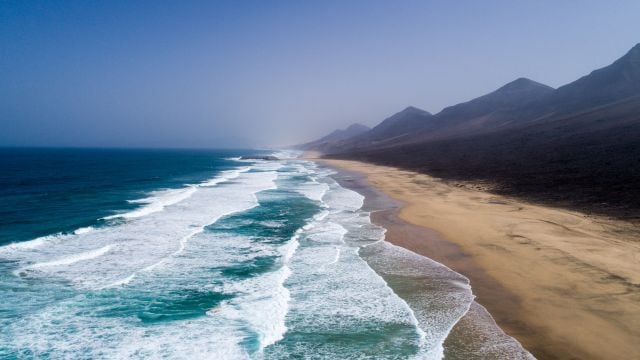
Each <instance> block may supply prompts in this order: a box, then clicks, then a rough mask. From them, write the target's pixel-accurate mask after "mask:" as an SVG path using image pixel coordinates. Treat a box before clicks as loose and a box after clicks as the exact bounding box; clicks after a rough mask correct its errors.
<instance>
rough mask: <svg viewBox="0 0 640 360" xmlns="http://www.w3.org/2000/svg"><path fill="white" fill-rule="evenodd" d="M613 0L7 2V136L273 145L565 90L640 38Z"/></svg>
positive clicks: (1, 110) (85, 143)
mask: <svg viewBox="0 0 640 360" xmlns="http://www.w3.org/2000/svg"><path fill="white" fill-rule="evenodd" d="M615 4H616V6H613V5H612V4H611V3H602V2H596V1H589V2H585V3H583V4H581V5H580V6H575V5H573V4H572V3H571V2H562V3H557V2H546V1H545V2H540V3H528V4H525V3H513V2H508V1H491V2H483V3H475V2H471V1H465V2H457V3H455V4H454V3H441V2H418V1H409V2H402V3H393V2H375V3H372V2H363V1H355V2H350V3H348V4H347V3H342V2H333V1H331V2H322V3H320V2H319V3H314V4H310V3H305V4H302V3H297V2H286V1H282V2H277V3H269V4H267V3H265V2H252V1H247V2H242V3H236V2H218V3H215V4H196V3H194V2H189V3H188V4H186V3H169V2H163V3H156V2H140V3H136V4H133V3H128V2H110V3H99V4H95V3H93V4H87V3H81V2H80V3H78V2H71V1H69V2H66V1H62V2H57V3H55V4H51V3H47V2H30V3H26V2H3V3H1V4H0V19H1V21H0V34H1V35H0V44H1V47H2V53H3V54H2V56H0V74H1V75H2V79H3V82H2V83H1V84H0V146H56V147H158V148H172V147H179V148H202V147H210V148H215V147H226V146H236V147H247V146H279V145H285V144H294V143H300V142H304V141H307V140H310V139H313V138H316V137H318V136H321V135H324V134H326V133H328V132H330V131H332V130H333V129H335V128H344V127H346V126H348V125H349V124H351V123H355V122H358V123H362V124H365V125H368V126H374V125H376V124H377V123H379V122H380V121H381V120H383V119H384V118H385V117H387V116H389V115H391V114H393V113H395V112H397V111H400V110H402V109H403V108H404V107H406V106H410V105H411V106H416V107H419V108H422V109H425V110H427V111H430V112H432V113H437V112H438V111H440V110H441V109H442V108H444V107H446V106H450V105H453V104H456V103H459V102H463V101H466V100H469V99H471V98H474V97H477V96H479V95H482V94H485V93H487V92H490V91H492V90H495V89H496V88H498V87H500V86H502V85H504V84H505V83H507V82H510V81H512V80H514V79H516V78H519V77H527V78H530V79H532V80H535V81H538V82H541V83H544V84H547V85H549V86H552V87H554V88H557V87H559V86H561V85H564V84H566V83H569V82H571V81H573V80H576V79H577V78H579V77H581V76H584V75H586V74H588V73H589V72H591V71H592V70H594V69H597V68H600V67H603V66H606V65H608V64H610V63H611V62H613V61H614V60H615V59H617V58H618V57H620V56H622V55H624V54H625V53H626V52H627V51H628V50H629V49H630V48H631V47H633V46H634V45H635V44H636V43H638V41H639V40H640V39H638V38H637V34H639V33H640V23H639V22H638V21H637V19H636V18H637V14H638V13H640V3H638V2H634V1H621V2H616V3H615Z"/></svg>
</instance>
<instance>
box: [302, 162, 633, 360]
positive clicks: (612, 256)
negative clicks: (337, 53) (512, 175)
mask: <svg viewBox="0 0 640 360" xmlns="http://www.w3.org/2000/svg"><path fill="white" fill-rule="evenodd" d="M306 157H307V158H310V157H311V158H313V155H312V154H307V156H306ZM320 161H321V162H324V163H325V164H328V165H330V166H333V167H338V168H341V169H346V170H348V171H353V172H356V173H359V174H362V176H363V177H364V178H365V179H366V182H367V183H368V184H369V185H371V186H372V188H373V189H372V190H370V191H379V192H381V193H383V194H384V195H386V196H388V197H390V198H392V199H394V200H396V201H397V202H398V206H397V207H392V208H389V209H387V210H384V211H378V212H376V213H374V216H373V218H374V221H375V222H377V223H378V224H380V225H382V226H384V227H385V228H387V230H388V232H387V240H388V241H390V242H392V243H394V244H396V245H400V246H403V247H405V248H408V249H410V250H412V251H414V252H416V253H419V254H422V255H425V256H427V257H430V258H432V259H434V260H436V261H438V262H441V263H443V264H445V265H447V266H448V267H450V268H452V269H453V270H455V271H457V272H459V273H461V274H463V275H465V276H467V277H468V278H469V279H470V280H471V285H472V287H473V291H474V293H475V294H476V296H477V301H478V303H480V304H481V305H483V306H484V307H486V308H487V309H488V310H489V312H490V313H491V315H492V316H493V318H494V319H495V320H496V322H497V323H498V325H500V327H501V328H502V329H503V330H504V331H505V332H506V333H508V334H509V335H511V336H513V337H515V338H516V339H517V340H518V341H520V342H521V343H522V344H523V346H524V347H525V348H526V349H527V350H529V351H531V353H532V354H533V355H535V356H536V357H537V358H539V359H637V358H640V346H638V343H640V271H639V269H640V241H638V239H639V235H640V228H639V227H638V226H636V225H633V224H629V223H625V222H621V221H615V220H610V219H605V218H599V217H592V216H586V215H584V214H581V213H577V212H573V211H568V210H563V209H556V208H549V207H544V206H538V205H533V204H529V203H525V202H522V201H519V200H516V199H513V198H507V197H503V196H498V195H494V194H491V193H489V192H487V191H485V190H483V189H482V188H481V187H479V186H476V185H473V184H463V183H452V182H444V181H441V180H439V179H435V178H433V177H430V176H428V175H424V174H419V173H415V172H410V171H404V170H400V169H396V168H391V167H383V166H376V165H370V164H365V163H361V162H355V161H343V160H320ZM463 320H464V318H463ZM462 326H465V324H464V321H461V323H460V324H459V327H462ZM453 331H454V332H455V331H456V329H455V328H454V330H453ZM449 345H450V346H455V344H449Z"/></svg>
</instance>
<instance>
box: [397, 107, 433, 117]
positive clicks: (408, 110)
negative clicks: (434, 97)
mask: <svg viewBox="0 0 640 360" xmlns="http://www.w3.org/2000/svg"><path fill="white" fill-rule="evenodd" d="M409 113H411V114H425V115H426V114H428V115H431V113H430V112H428V111H426V110H422V109H420V108H417V107H415V106H407V107H406V108H404V110H402V111H400V112H399V113H398V114H409Z"/></svg>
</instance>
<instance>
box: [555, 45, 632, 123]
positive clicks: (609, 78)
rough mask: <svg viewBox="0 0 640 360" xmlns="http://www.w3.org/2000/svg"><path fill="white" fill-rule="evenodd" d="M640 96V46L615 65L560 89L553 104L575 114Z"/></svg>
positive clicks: (557, 108) (558, 108)
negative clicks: (577, 110)
mask: <svg viewBox="0 0 640 360" xmlns="http://www.w3.org/2000/svg"><path fill="white" fill-rule="evenodd" d="M635 95H640V44H637V45H636V46H634V47H633V48H632V49H631V50H629V52H628V53H627V54H626V55H624V56H623V57H621V58H620V59H618V60H616V61H615V62H614V63H613V64H611V65H609V66H607V67H604V68H601V69H598V70H595V71H593V72H591V73H590V74H589V75H587V76H584V77H582V78H580V79H578V80H576V81H574V82H572V83H570V84H567V85H565V86H562V87H560V88H558V90H557V91H556V92H555V94H554V95H553V100H552V104H553V105H554V106H555V107H556V110H561V111H565V112H567V111H572V110H576V109H584V108H590V107H593V106H598V105H603V104H607V103H609V102H613V101H618V100H622V99H625V98H627V97H630V96H635Z"/></svg>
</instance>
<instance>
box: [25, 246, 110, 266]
mask: <svg viewBox="0 0 640 360" xmlns="http://www.w3.org/2000/svg"><path fill="white" fill-rule="evenodd" d="M112 247H113V245H106V246H103V247H101V248H99V249H95V250H89V251H84V252H81V253H77V254H71V255H68V256H65V257H63V258H60V259H56V260H52V261H45V262H40V263H35V264H33V265H29V266H27V267H26V268H22V269H21V270H18V272H20V271H23V270H25V269H39V268H44V267H50V266H63V265H71V264H75V263H77V262H80V261H86V260H91V259H95V258H97V257H99V256H102V255H104V254H106V253H108V252H109V251H110V250H111V248H112Z"/></svg>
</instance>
